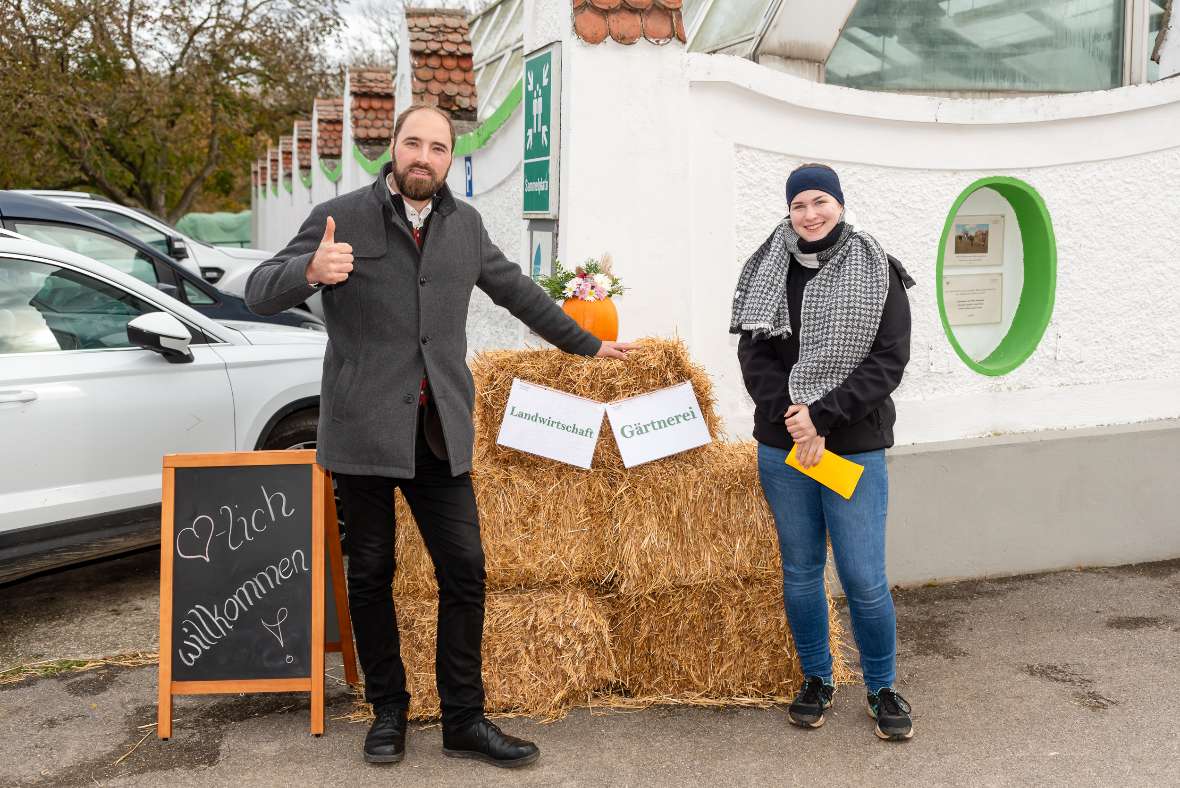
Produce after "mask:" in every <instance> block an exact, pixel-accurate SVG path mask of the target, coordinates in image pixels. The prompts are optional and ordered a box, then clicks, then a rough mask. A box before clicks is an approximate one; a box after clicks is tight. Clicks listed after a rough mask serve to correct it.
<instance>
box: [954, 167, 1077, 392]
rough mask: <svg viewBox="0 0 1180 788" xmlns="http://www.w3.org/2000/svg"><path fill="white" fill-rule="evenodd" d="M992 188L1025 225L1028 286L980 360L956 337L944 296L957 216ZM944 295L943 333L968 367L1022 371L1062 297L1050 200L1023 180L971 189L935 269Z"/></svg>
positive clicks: (990, 181)
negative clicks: (972, 198) (948, 251)
mask: <svg viewBox="0 0 1180 788" xmlns="http://www.w3.org/2000/svg"><path fill="white" fill-rule="evenodd" d="M984 188H988V189H992V190H994V191H996V192H998V193H999V194H1000V196H1001V197H1003V198H1004V199H1005V200H1007V201H1008V204H1009V205H1011V206H1012V210H1013V212H1014V213H1015V214H1016V223H1017V224H1018V225H1019V226H1020V238H1021V243H1022V244H1023V246H1024V286H1023V288H1022V289H1021V291H1020V303H1019V304H1018V305H1017V307H1016V314H1015V315H1013V317H1012V326H1011V327H1010V328H1009V329H1008V333H1007V334H1005V335H1004V338H1003V339H1002V340H1000V344H999V345H997V346H996V349H995V350H993V351H992V352H991V353H990V354H988V357H987V358H985V359H983V360H982V361H976V360H975V359H973V358H971V356H969V355H967V353H966V351H964V350H963V348H962V347H961V346H960V345H959V342H958V340H957V339H955V332H954V330H953V329H952V328H951V324H950V322H949V321H948V320H947V316H946V304H945V301H944V297H943V292H942V278H943V258H944V257H945V255H946V245H947V241H948V240H949V239H950V237H951V233H952V232H953V231H954V225H955V217H956V216H958V215H959V209H960V208H962V206H963V203H964V202H966V200H967V198H968V197H970V196H971V195H972V194H974V193H975V192H977V191H979V190H980V189H984ZM934 276H935V285H936V290H937V293H938V316H939V318H940V319H941V320H942V330H943V331H944V332H945V333H946V336H947V339H948V340H949V341H950V343H951V347H952V348H954V350H955V353H956V354H957V355H958V356H959V358H960V359H962V361H963V363H964V364H966V365H967V366H968V367H970V368H971V369H973V370H975V371H976V372H978V373H979V374H981V375H989V376H992V377H998V376H1000V375H1007V374H1008V373H1009V372H1011V371H1012V370H1014V369H1016V368H1017V367H1019V366H1020V365H1021V364H1023V363H1024V362H1025V361H1027V360H1028V357H1029V356H1031V355H1032V354H1033V352H1034V351H1036V349H1037V346H1038V345H1039V344H1040V342H1041V339H1042V337H1044V335H1045V329H1046V328H1048V327H1049V320H1050V319H1051V318H1052V317H1053V305H1054V302H1055V300H1056V294H1057V237H1056V235H1054V233H1053V220H1052V219H1051V218H1050V216H1049V209H1048V208H1047V207H1046V206H1045V201H1044V200H1043V199H1042V198H1041V195H1040V194H1038V193H1037V190H1036V189H1034V188H1033V187H1032V186H1030V185H1029V184H1027V183H1025V182H1024V181H1022V180H1018V179H1017V178H1008V177H1001V176H994V177H989V178H980V179H979V180H977V181H975V182H974V183H972V184H971V185H970V186H968V187H967V188H966V189H965V190H964V191H963V193H962V194H960V195H959V198H958V199H957V200H955V203H954V205H952V206H951V211H950V213H949V214H948V215H947V217H946V224H945V225H944V226H943V228H942V239H941V241H940V243H939V246H938V265H937V266H936V267H935V271H934Z"/></svg>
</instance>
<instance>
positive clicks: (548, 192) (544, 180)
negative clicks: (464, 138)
mask: <svg viewBox="0 0 1180 788" xmlns="http://www.w3.org/2000/svg"><path fill="white" fill-rule="evenodd" d="M523 87H524V96H523V101H522V105H523V110H524V167H523V170H524V205H523V208H524V215H525V216H528V217H533V218H539V217H544V218H549V219H555V218H557V204H558V203H557V172H558V168H559V166H560V150H561V148H560V146H559V144H558V125H559V120H560V117H561V50H560V44H550V45H549V46H547V47H544V48H542V49H539V50H537V51H536V52H533V53H532V54H530V55H529V56H528V57H526V58H525V61H524V86H523Z"/></svg>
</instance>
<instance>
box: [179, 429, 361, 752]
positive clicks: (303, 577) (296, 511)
mask: <svg viewBox="0 0 1180 788" xmlns="http://www.w3.org/2000/svg"><path fill="white" fill-rule="evenodd" d="M163 474H164V476H163V496H162V507H161V528H160V656H159V705H158V721H157V729H156V730H157V734H158V735H159V737H160V738H161V739H168V738H170V737H171V736H172V698H173V696H176V695H210V694H222V693H242V692H308V693H310V696H311V732H312V733H313V734H314V735H316V736H319V735H321V734H322V733H323V732H324V653H325V652H326V651H338V652H340V653H341V656H342V658H343V661H344V677H345V681H347V682H348V683H349V684H356V683H357V681H358V677H357V668H356V655H355V652H354V649H353V642H352V622H351V619H350V618H349V613H348V601H347V595H346V591H345V580H344V563H343V557H342V555H341V549H340V530H339V523H338V521H337V515H336V502H335V497H334V495H333V493H332V480H331V476H330V475H329V474H328V473H327V472H326V471H325V470H324V469H323V468H321V467H320V466H319V465H317V464H316V461H315V452H314V451H312V450H299V451H252V452H223V453H216V454H170V455H167V456H166V457H164V468H163ZM325 548H326V551H325ZM325 569H327V570H328V573H327V574H326V573H325ZM327 583H330V588H328V587H327V585H326V584H327ZM329 591H330V592H331V596H332V600H331V606H329V605H328V603H326V601H325V597H326V596H327V594H328V593H329ZM292 610H294V611H295V613H294V615H292V614H291V611H292ZM329 618H330V619H331V621H334V624H335V626H334V627H333V628H332V629H333V630H334V631H329V629H328V627H327V626H326V619H329ZM337 633H338V634H337ZM329 637H331V638H332V640H331V641H330V642H329V641H328V638H329Z"/></svg>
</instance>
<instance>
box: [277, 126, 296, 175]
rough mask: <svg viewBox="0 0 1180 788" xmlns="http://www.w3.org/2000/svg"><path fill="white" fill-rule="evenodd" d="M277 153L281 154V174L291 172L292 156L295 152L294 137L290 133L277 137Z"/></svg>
mask: <svg viewBox="0 0 1180 788" xmlns="http://www.w3.org/2000/svg"><path fill="white" fill-rule="evenodd" d="M279 153H281V154H282V156H283V174H284V175H290V174H291V163H292V161H293V159H292V156H293V155H294V153H295V148H294V138H293V137H292V136H291V135H290V134H284V135H283V136H281V137H279Z"/></svg>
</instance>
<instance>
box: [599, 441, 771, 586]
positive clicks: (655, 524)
mask: <svg viewBox="0 0 1180 788" xmlns="http://www.w3.org/2000/svg"><path fill="white" fill-rule="evenodd" d="M690 454H691V456H689V455H678V456H679V457H681V458H683V457H686V456H689V459H688V461H683V460H681V461H675V460H676V459H677V458H676V457H670V458H666V459H665V460H657V461H655V462H651V463H647V464H645V465H640V466H637V467H635V468H631V469H630V470H628V471H627V472H626V473H625V474H622V475H621V483H620V485H619V487H618V488H617V489H616V491H615V497H614V501H613V506H612V513H611V517H610V522H609V523H608V526H607V527H608V529H609V531H610V535H609V544H610V548H609V549H610V551H611V561H612V563H613V565H614V570H615V571H614V574H613V581H614V583H615V585H616V587H617V589H618V590H619V591H620V592H622V593H627V594H639V593H645V592H649V591H657V590H660V589H668V588H671V587H673V586H681V585H693V584H699V583H709V582H719V581H735V580H755V579H757V580H767V581H773V580H776V579H777V580H780V581H781V577H782V574H781V572H782V569H781V564H780V562H779V552H778V541H777V538H776V536H775V527H774V518H773V517H772V516H771V514H770V509H769V507H768V506H767V505H766V499H765V497H764V496H763V494H762V488H761V485H760V484H759V481H758V456H757V450H756V448H755V444H753V443H715V444H712V445H710V446H706V447H704V448H702V449H700V450H699V451H698V452H696V453H690ZM670 461H671V462H670Z"/></svg>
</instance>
